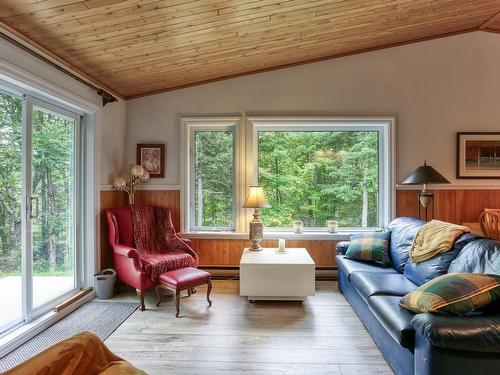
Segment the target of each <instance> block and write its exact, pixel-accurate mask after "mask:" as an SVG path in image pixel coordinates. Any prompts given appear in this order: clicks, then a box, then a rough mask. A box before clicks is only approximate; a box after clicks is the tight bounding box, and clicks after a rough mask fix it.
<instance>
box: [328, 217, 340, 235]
mask: <svg viewBox="0 0 500 375" xmlns="http://www.w3.org/2000/svg"><path fill="white" fill-rule="evenodd" d="M327 226H328V232H329V233H337V230H338V229H339V223H338V222H337V220H328V221H327Z"/></svg>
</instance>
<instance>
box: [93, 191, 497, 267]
mask: <svg viewBox="0 0 500 375" xmlns="http://www.w3.org/2000/svg"><path fill="white" fill-rule="evenodd" d="M417 195H418V190H398V191H397V192H396V216H397V217H400V216H410V217H417V216H418V211H417V210H418V208H419V206H418V203H417ZM434 195H435V200H434V202H435V203H434V204H435V211H434V213H435V215H434V216H435V217H434V218H435V219H439V220H444V221H449V222H452V223H457V224H462V223H464V222H477V221H478V219H479V214H480V213H481V212H482V211H483V210H484V209H485V208H500V190H494V189H484V190H478V189H475V190H466V189H459V190H458V189H457V190H451V189H450V190H434ZM136 202H137V203H141V204H154V205H157V206H161V207H169V208H171V209H172V219H173V222H174V226H175V228H176V230H177V231H179V228H180V192H179V191H178V190H138V191H137V192H136ZM126 203H127V196H126V193H124V192H117V191H102V192H101V209H102V213H101V234H100V241H101V247H100V256H99V267H100V269H103V268H107V267H112V266H113V256H112V252H111V248H110V247H109V245H108V241H107V237H106V236H107V224H106V220H105V217H104V210H105V209H107V208H112V207H119V206H122V205H124V204H126ZM431 213H432V207H430V208H429V214H430V217H429V219H430V218H432V214H431ZM192 241H193V248H194V250H195V251H197V253H198V255H199V257H200V266H214V267H216V266H217V267H236V266H238V265H239V261H240V257H241V252H242V249H243V248H244V247H246V246H248V245H249V241H248V240H241V239H192ZM335 244H336V241H329V240H318V241H313V240H288V241H287V246H288V247H305V248H306V249H307V250H308V251H309V253H310V254H311V257H312V258H313V259H314V261H315V262H316V266H317V267H318V268H324V267H335ZM263 246H264V247H276V246H277V240H266V241H263Z"/></svg>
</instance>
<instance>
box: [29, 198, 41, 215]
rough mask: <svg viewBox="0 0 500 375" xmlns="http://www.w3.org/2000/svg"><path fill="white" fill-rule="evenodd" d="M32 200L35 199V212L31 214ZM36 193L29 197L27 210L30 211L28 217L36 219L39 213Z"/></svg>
mask: <svg viewBox="0 0 500 375" xmlns="http://www.w3.org/2000/svg"><path fill="white" fill-rule="evenodd" d="M33 201H35V214H33ZM38 201H39V199H38V195H32V196H30V197H29V205H28V206H29V212H30V219H38V214H39V213H40V211H39V207H38Z"/></svg>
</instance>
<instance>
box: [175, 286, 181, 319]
mask: <svg viewBox="0 0 500 375" xmlns="http://www.w3.org/2000/svg"><path fill="white" fill-rule="evenodd" d="M180 304H181V291H180V290H177V291H176V292H175V311H176V312H175V317H176V318H178V317H179V307H180Z"/></svg>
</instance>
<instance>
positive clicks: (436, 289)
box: [399, 273, 500, 315]
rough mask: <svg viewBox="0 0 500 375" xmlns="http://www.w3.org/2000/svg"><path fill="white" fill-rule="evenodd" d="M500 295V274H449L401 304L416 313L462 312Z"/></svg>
mask: <svg viewBox="0 0 500 375" xmlns="http://www.w3.org/2000/svg"><path fill="white" fill-rule="evenodd" d="M499 298H500V276H496V275H485V274H480V273H448V274H446V275H442V276H438V277H436V278H435V279H432V280H431V281H428V282H426V283H425V284H423V285H421V286H419V287H418V288H417V289H415V290H414V291H413V292H411V293H408V294H407V295H406V296H404V297H403V298H402V299H401V301H400V302H399V304H400V305H401V306H403V307H404V308H406V309H408V310H411V311H413V312H417V313H420V312H435V313H443V314H453V315H462V314H466V313H468V312H472V311H474V310H477V309H479V308H481V307H484V306H486V305H488V304H489V303H491V302H493V301H495V300H496V299H499Z"/></svg>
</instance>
